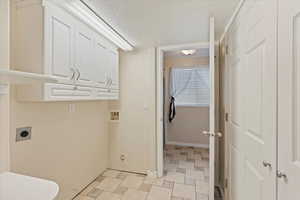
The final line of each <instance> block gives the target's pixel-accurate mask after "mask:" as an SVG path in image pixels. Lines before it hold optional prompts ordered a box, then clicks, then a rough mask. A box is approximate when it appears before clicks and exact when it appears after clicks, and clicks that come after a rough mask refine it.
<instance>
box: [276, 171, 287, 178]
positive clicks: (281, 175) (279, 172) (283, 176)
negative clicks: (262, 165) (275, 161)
mask: <svg viewBox="0 0 300 200" xmlns="http://www.w3.org/2000/svg"><path fill="white" fill-rule="evenodd" d="M277 177H278V178H283V179H287V175H286V174H285V173H283V172H281V171H277Z"/></svg>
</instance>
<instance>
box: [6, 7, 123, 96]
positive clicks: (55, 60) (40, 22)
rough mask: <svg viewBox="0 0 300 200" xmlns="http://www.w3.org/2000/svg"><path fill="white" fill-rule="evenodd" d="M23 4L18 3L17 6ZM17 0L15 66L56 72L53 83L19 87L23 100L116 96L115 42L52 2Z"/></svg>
mask: <svg viewBox="0 0 300 200" xmlns="http://www.w3.org/2000/svg"><path fill="white" fill-rule="evenodd" d="M20 4H22V6H20ZM25 4H26V3H24V1H16V2H15V6H14V8H15V9H13V12H12V13H13V15H14V18H15V20H14V21H13V23H14V25H15V26H14V27H15V29H13V32H14V33H15V34H13V39H14V40H13V41H15V42H14V43H15V44H14V45H15V46H16V47H18V48H16V49H17V50H16V56H15V57H16V69H18V70H21V71H27V72H33V73H42V74H47V75H52V76H55V77H56V78H59V79H60V80H61V81H60V82H59V83H58V84H50V83H49V84H42V85H34V86H20V87H18V96H19V99H20V100H23V101H70V100H97V99H104V100H105V99H108V100H109V99H117V98H118V93H119V85H118V84H119V80H118V79H119V76H118V71H119V63H118V60H119V54H118V49H117V47H116V46H115V45H114V44H113V43H112V42H110V41H109V40H108V39H106V38H105V37H103V36H102V35H101V34H100V33H99V32H97V30H95V29H93V28H92V27H91V26H89V25H88V23H85V21H83V20H79V18H77V17H76V16H74V14H70V13H69V12H68V11H66V10H64V9H63V8H60V7H58V6H57V5H55V4H54V3H51V1H43V2H42V1H41V2H40V4H30V3H27V5H26V6H24V5H25Z"/></svg>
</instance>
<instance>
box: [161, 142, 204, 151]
mask: <svg viewBox="0 0 300 200" xmlns="http://www.w3.org/2000/svg"><path fill="white" fill-rule="evenodd" d="M166 144H170V145H178V146H183V147H199V148H205V149H209V144H195V143H184V142H172V141H167V142H166Z"/></svg>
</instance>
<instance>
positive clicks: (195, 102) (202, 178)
mask: <svg viewBox="0 0 300 200" xmlns="http://www.w3.org/2000/svg"><path fill="white" fill-rule="evenodd" d="M159 50H160V53H161V54H158V55H160V59H161V60H160V65H161V75H162V77H161V80H162V83H161V86H162V87H161V91H160V92H161V94H162V96H163V98H162V99H163V100H162V105H163V106H162V107H158V112H161V111H162V113H163V114H162V118H161V119H160V120H161V121H162V125H163V129H162V130H163V131H162V141H163V142H162V143H161V145H162V146H163V153H162V155H163V160H162V163H159V160H158V165H160V164H161V167H162V168H163V172H162V173H161V174H160V176H162V178H163V179H164V180H167V181H171V182H174V184H175V186H176V187H177V189H178V188H179V187H182V190H185V191H190V192H189V195H190V196H189V197H193V196H195V198H196V199H208V198H209V195H210V181H211V179H210V178H211V173H210V161H211V160H210V157H211V156H210V149H209V148H210V136H209V135H207V134H203V133H208V134H209V133H210V130H211V129H210V112H211V108H210V105H211V91H212V90H211V88H210V87H211V83H210V80H211V77H210V75H211V71H210V64H211V61H210V45H209V44H208V43H203V44H193V45H182V46H171V47H163V48H161V49H159ZM215 60H217V59H215ZM158 72H159V71H158ZM158 79H159V77H158ZM158 85H159V83H158ZM217 85H218V84H216V87H217ZM158 92H159V88H158ZM158 104H159V102H158ZM214 109H216V110H217V108H214ZM216 113H217V112H216ZM158 137H160V136H158ZM158 145H159V144H158ZM216 148H217V147H216ZM214 150H216V152H218V151H217V149H214ZM158 157H159V155H158ZM214 157H215V158H213V159H214V162H216V166H218V154H217V153H216V154H215V156H214ZM158 169H159V166H158ZM214 170H215V172H216V173H215V179H216V180H217V179H218V178H217V177H218V167H216V168H215V169H214ZM213 184H214V185H217V181H216V182H215V183H213ZM176 187H174V188H175V189H176ZM214 194H215V195H214V196H215V199H216V200H218V199H221V198H222V195H221V191H220V190H219V189H216V190H215V191H214ZM175 195H177V194H175ZM185 195H187V194H185ZM179 197H182V196H179ZM182 198H188V197H187V196H185V197H182ZM192 199H193V198H192ZM210 199H211V198H210Z"/></svg>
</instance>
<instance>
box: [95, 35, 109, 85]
mask: <svg viewBox="0 0 300 200" xmlns="http://www.w3.org/2000/svg"><path fill="white" fill-rule="evenodd" d="M107 51H108V50H107V47H106V46H105V44H104V43H103V40H102V38H100V37H96V40H95V50H94V51H93V56H94V66H95V72H96V73H94V74H93V80H94V81H95V82H96V83H97V86H98V87H101V88H105V87H107V85H108V75H109V66H108V62H107V56H106V53H107Z"/></svg>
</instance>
